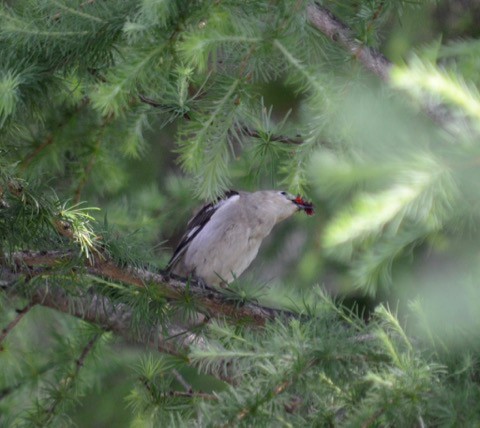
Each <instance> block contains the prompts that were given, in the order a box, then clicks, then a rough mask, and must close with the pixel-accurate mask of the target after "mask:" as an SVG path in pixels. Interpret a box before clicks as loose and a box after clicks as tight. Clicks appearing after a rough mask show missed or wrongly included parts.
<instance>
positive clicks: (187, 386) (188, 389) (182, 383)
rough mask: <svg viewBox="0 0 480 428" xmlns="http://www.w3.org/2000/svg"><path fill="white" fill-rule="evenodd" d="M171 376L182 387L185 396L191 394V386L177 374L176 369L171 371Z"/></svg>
mask: <svg viewBox="0 0 480 428" xmlns="http://www.w3.org/2000/svg"><path fill="white" fill-rule="evenodd" d="M172 374H173V376H174V377H175V379H177V382H178V383H179V384H180V385H182V386H183V388H184V389H185V392H186V393H187V394H191V393H192V392H193V388H192V385H190V384H189V383H188V382H187V381H186V380H185V378H184V377H183V376H182V375H181V374H180V373H179V372H178V370H177V369H172Z"/></svg>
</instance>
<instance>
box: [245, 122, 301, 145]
mask: <svg viewBox="0 0 480 428" xmlns="http://www.w3.org/2000/svg"><path fill="white" fill-rule="evenodd" d="M239 131H240V132H241V133H242V134H243V135H246V136H247V137H252V138H263V137H262V135H261V134H260V132H258V131H257V130H255V129H252V128H249V127H248V126H242V127H240V128H239ZM268 139H269V140H270V141H275V142H278V143H285V144H293V145H297V146H299V145H301V144H303V140H302V139H301V136H300V135H298V136H297V137H296V138H292V137H286V136H284V135H277V134H271V135H269V137H268Z"/></svg>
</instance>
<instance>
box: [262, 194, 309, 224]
mask: <svg viewBox="0 0 480 428" xmlns="http://www.w3.org/2000/svg"><path fill="white" fill-rule="evenodd" d="M257 193H258V196H259V199H260V200H259V204H260V206H262V207H264V208H265V209H266V210H268V212H269V213H275V215H276V223H278V222H279V221H282V220H285V219H286V218H288V217H290V216H291V215H293V214H294V213H295V212H297V211H300V210H303V211H305V213H306V214H307V215H313V214H314V207H313V204H312V203H311V202H308V201H306V200H304V199H303V198H302V197H301V196H300V195H298V196H294V195H291V194H290V193H287V192H284V191H276V190H267V191H263V192H257Z"/></svg>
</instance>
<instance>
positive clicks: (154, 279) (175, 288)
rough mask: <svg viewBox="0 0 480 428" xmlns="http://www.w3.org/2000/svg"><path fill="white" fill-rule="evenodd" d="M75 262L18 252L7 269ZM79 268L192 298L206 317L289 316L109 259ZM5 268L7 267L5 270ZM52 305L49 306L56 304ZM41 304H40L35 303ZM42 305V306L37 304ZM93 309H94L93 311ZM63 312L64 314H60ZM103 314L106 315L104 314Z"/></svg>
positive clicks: (62, 255) (258, 320)
mask: <svg viewBox="0 0 480 428" xmlns="http://www.w3.org/2000/svg"><path fill="white" fill-rule="evenodd" d="M74 259H75V256H74V254H72V253H71V252H60V251H48V252H46V251H44V252H29V251H20V252H16V253H13V254H12V255H11V260H12V261H13V264H14V266H13V267H10V268H9V269H10V274H11V275H12V274H14V275H15V276H17V279H18V278H19V276H20V275H31V269H32V268H38V267H50V268H52V267H55V266H56V265H59V264H64V263H66V262H69V261H73V260H74ZM81 267H82V268H84V269H85V271H86V272H87V273H89V274H91V275H94V276H98V277H101V278H104V279H107V280H110V281H118V282H122V283H124V284H128V285H133V286H136V287H145V286H147V285H154V286H157V287H158V288H159V289H160V290H161V292H162V294H163V295H164V296H165V297H166V298H167V299H172V300H181V299H183V298H184V297H185V296H188V297H190V298H193V299H194V300H195V303H196V304H197V306H198V307H199V309H200V310H201V311H202V312H203V311H204V312H205V313H206V314H207V315H208V316H209V317H227V318H231V319H235V320H239V319H241V320H249V321H250V322H252V323H253V324H256V325H259V326H261V325H264V324H265V322H266V321H267V320H269V319H274V318H277V317H280V316H287V317H291V316H294V314H293V313H291V312H289V311H282V310H277V309H272V308H268V307H265V306H261V305H258V304H255V303H251V302H247V303H244V304H240V303H239V302H233V303H232V299H231V298H229V297H227V296H225V294H223V293H221V292H219V291H217V290H216V289H213V288H210V287H208V286H207V287H202V286H200V285H198V284H196V283H195V282H194V281H191V282H190V283H189V284H188V286H187V284H186V283H185V282H182V281H180V280H177V279H172V278H168V277H167V276H165V275H163V274H161V273H155V272H150V271H147V270H145V269H139V268H135V267H132V266H123V267H121V266H119V265H118V264H116V263H114V262H113V261H111V260H108V259H105V258H100V257H97V258H95V259H94V260H93V261H92V262H89V261H83V262H82V266H81ZM7 269H8V267H7ZM49 273H50V275H51V274H54V273H55V272H54V270H53V271H47V270H44V272H43V274H49ZM52 297H53V296H49V293H46V294H45V295H42V296H41V299H40V300H42V301H43V302H48V301H49V298H52ZM54 300H55V302H58V303H61V305H64V304H67V303H68V297H67V296H66V295H65V296H55V299H54ZM55 302H52V305H55V304H56V303H55ZM39 303H41V302H39ZM41 304H44V303H41ZM94 309H95V310H96V309H97V308H96V307H95V308H94ZM64 312H66V311H64ZM104 315H107V314H104Z"/></svg>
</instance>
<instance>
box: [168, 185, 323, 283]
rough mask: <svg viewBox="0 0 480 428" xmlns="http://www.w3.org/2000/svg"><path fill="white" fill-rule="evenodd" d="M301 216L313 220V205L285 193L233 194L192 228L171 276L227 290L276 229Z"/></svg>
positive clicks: (203, 211)
mask: <svg viewBox="0 0 480 428" xmlns="http://www.w3.org/2000/svg"><path fill="white" fill-rule="evenodd" d="M300 210H304V211H305V212H306V213H307V214H308V215H312V214H313V212H314V211H313V204H311V203H310V202H307V201H305V200H303V199H302V198H301V197H300V196H297V197H295V196H293V195H290V194H288V193H287V192H282V191H276V190H263V191H258V192H253V193H250V192H242V191H234V190H230V191H228V192H227V193H226V194H225V196H224V197H223V198H220V199H218V200H217V201H216V202H213V203H209V204H207V205H205V206H203V207H202V208H201V209H200V210H199V211H198V213H197V214H196V215H195V216H194V217H193V218H192V219H191V220H190V221H189V222H188V225H187V231H186V232H185V235H184V236H183V237H182V239H181V241H180V243H179V245H178V247H177V249H176V250H175V252H174V254H173V256H172V258H171V260H170V262H169V263H168V265H167V271H168V272H170V273H173V274H175V275H178V276H181V277H185V278H186V277H190V276H191V277H194V278H196V279H199V280H201V281H204V282H205V283H206V284H209V285H220V286H225V285H226V284H229V283H230V282H232V281H233V280H234V279H235V278H238V277H239V276H240V275H241V274H242V273H243V271H244V270H245V269H246V268H247V267H248V266H249V265H250V263H252V261H253V260H254V259H255V257H256V256H257V253H258V250H259V248H260V244H261V243H262V241H263V240H264V238H266V237H267V236H268V235H269V233H270V232H271V230H272V229H273V227H274V226H275V225H276V224H277V223H279V222H281V221H282V220H285V219H287V218H288V217H290V216H291V215H293V214H294V213H295V212H297V211H300Z"/></svg>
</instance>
